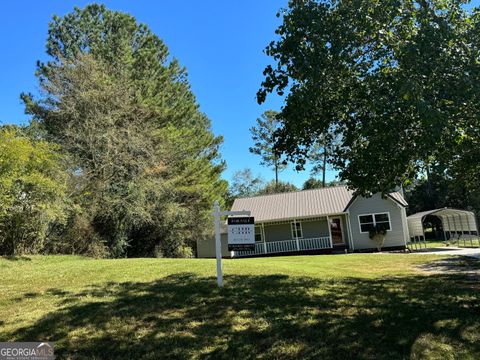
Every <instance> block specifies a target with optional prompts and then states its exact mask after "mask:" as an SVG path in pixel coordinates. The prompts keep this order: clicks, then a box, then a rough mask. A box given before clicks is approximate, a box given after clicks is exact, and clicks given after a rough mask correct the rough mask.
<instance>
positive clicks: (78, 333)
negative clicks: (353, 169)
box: [0, 254, 480, 360]
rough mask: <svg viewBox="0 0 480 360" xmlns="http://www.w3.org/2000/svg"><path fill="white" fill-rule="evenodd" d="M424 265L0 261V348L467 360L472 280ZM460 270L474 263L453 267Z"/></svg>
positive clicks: (475, 323) (96, 354)
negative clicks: (46, 345) (218, 267)
mask: <svg viewBox="0 0 480 360" xmlns="http://www.w3.org/2000/svg"><path fill="white" fill-rule="evenodd" d="M438 259H440V258H439V257H434V256H430V255H424V256H417V255H409V254H355V255H336V256H298V257H275V258H258V259H238V260H224V272H225V287H224V288H223V289H218V288H217V287H216V282H215V276H214V275H215V262H214V260H204V259H189V260H173V259H125V260H91V259H85V258H81V257H69V256H51V257H40V256H39V257H27V258H20V259H14V260H8V259H1V258H0V274H1V278H0V341H37V340H38V341H40V340H49V341H55V343H56V353H57V355H58V356H59V358H74V359H77V358H97V359H105V358H111V359H138V358H151V359H158V358H225V359H236V358H238V359H248V358H261V359H278V358H290V359H297V358H307V359H389V360H390V359H408V358H411V359H437V358H438V359H457V358H462V359H478V358H480V317H479V316H478V314H479V311H480V291H479V290H480V285H479V282H478V278H472V277H467V276H463V275H458V274H457V275H455V274H450V273H449V274H440V273H436V272H428V273H427V272H424V271H421V270H420V269H419V267H422V266H429V264H431V263H432V262H434V261H436V260H438ZM460 264H461V266H465V267H469V268H470V267H472V266H473V267H476V268H478V264H477V263H473V262H472V261H467V260H465V261H463V262H461V263H460Z"/></svg>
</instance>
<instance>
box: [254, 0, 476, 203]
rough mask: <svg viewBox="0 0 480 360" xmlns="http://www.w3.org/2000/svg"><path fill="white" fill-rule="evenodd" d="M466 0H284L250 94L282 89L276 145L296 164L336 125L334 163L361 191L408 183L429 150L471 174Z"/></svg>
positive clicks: (472, 99) (470, 28) (472, 97)
mask: <svg viewBox="0 0 480 360" xmlns="http://www.w3.org/2000/svg"><path fill="white" fill-rule="evenodd" d="M466 2H467V1H457V0H446V1H440V0H433V1H425V0H412V1H411V0H399V1H396V2H384V1H382V2H380V1H368V0H360V1H355V2H352V1H334V0H325V1H314V0H297V1H290V2H289V7H288V8H287V9H285V10H284V11H283V13H282V15H283V24H282V25H281V26H280V27H279V28H278V29H277V31H276V33H277V34H278V36H279V38H278V39H277V40H276V41H273V42H272V43H270V45H269V46H268V47H267V48H266V53H267V54H268V55H269V56H271V57H273V59H274V60H275V62H276V65H275V66H267V67H266V69H265V71H264V75H265V79H264V81H263V82H262V86H261V89H260V90H259V91H258V93H257V100H258V101H259V103H262V102H263V101H264V100H265V98H266V96H267V94H269V93H272V92H276V93H278V94H279V95H284V93H285V92H286V91H287V89H288V94H287V96H286V100H285V105H284V107H283V108H282V111H281V114H280V116H279V118H280V119H281V126H280V128H279V129H278V130H277V132H276V144H275V149H276V150H277V151H279V152H283V153H285V154H286V156H287V159H288V160H291V161H295V162H296V164H297V168H299V169H302V168H303V167H304V164H305V161H306V157H307V154H308V149H309V148H310V146H311V144H312V143H313V142H314V141H315V140H316V139H317V138H318V136H319V135H320V134H324V133H326V132H327V131H328V129H331V128H334V129H336V132H337V134H338V135H339V136H340V138H341V144H340V145H339V146H338V147H337V149H336V152H335V154H334V159H333V165H334V167H335V168H336V169H338V170H339V171H340V177H341V179H342V180H347V181H348V183H349V185H350V186H352V187H354V188H356V189H357V190H358V191H359V192H360V193H362V194H364V195H368V194H370V193H372V192H377V191H381V192H383V193H385V192H388V191H390V190H391V189H393V188H395V186H396V185H400V184H402V183H403V184H404V185H406V184H408V182H409V181H410V179H412V178H414V177H415V175H416V174H417V173H418V172H422V171H424V167H425V166H428V165H429V159H432V158H434V159H436V161H440V162H442V163H445V164H450V165H449V166H453V164H454V163H456V164H458V166H459V167H462V166H463V167H464V168H465V169H466V172H467V173H469V174H470V175H469V178H470V179H475V178H476V179H478V175H479V168H478V161H474V160H473V159H474V156H476V155H478V150H472V149H478V148H479V146H478V145H479V144H480V140H479V139H480V134H479V132H478V118H479V115H480V111H479V102H478V97H479V94H480V85H479V84H480V82H479V81H478V80H479V78H480V72H479V70H480V64H479V63H478V61H477V59H478V58H479V55H480V53H479V51H480V46H479V44H480V36H479V33H480V31H479V30H480V11H479V9H478V8H474V9H473V10H471V11H469V10H466V9H465V8H464V7H463V4H464V3H466ZM279 16H280V15H279ZM470 169H471V170H470ZM470 182H472V181H470Z"/></svg>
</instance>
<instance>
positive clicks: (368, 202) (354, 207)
mask: <svg viewBox="0 0 480 360" xmlns="http://www.w3.org/2000/svg"><path fill="white" fill-rule="evenodd" d="M349 211H350V222H351V227H352V237H353V242H354V247H355V250H361V249H372V248H375V243H374V242H373V241H372V240H370V238H369V237H368V233H361V232H360V224H359V219H358V217H359V215H368V214H374V213H385V212H388V213H389V216H390V225H391V230H390V231H387V235H386V238H385V245H384V246H385V247H389V246H405V240H406V237H407V236H408V234H406V214H405V211H404V209H403V208H401V207H400V206H399V205H398V204H397V203H395V202H394V201H393V200H392V199H389V198H385V199H384V198H382V197H381V195H380V194H375V195H373V196H372V197H371V198H364V197H360V196H359V197H357V198H356V199H355V201H353V203H352V204H351V205H350V208H349ZM402 218H404V219H403V220H402Z"/></svg>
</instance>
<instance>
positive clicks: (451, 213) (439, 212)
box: [407, 208, 474, 220]
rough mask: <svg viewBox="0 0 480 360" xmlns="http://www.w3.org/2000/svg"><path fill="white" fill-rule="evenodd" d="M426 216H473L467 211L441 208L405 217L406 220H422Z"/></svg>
mask: <svg viewBox="0 0 480 360" xmlns="http://www.w3.org/2000/svg"><path fill="white" fill-rule="evenodd" d="M427 215H435V216H441V217H443V216H454V215H474V213H473V212H471V211H468V210H460V209H452V208H441V209H434V210H427V211H422V212H418V213H415V214H413V215H410V216H408V217H407V219H411V220H413V219H423V218H424V217H425V216H427Z"/></svg>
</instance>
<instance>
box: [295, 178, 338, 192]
mask: <svg viewBox="0 0 480 360" xmlns="http://www.w3.org/2000/svg"><path fill="white" fill-rule="evenodd" d="M340 185H345V184H344V183H343V182H341V181H338V180H332V181H329V182H327V183H325V186H324V185H323V181H322V180H318V179H316V178H314V177H310V178H308V179H307V180H305V182H304V183H303V185H302V189H303V190H310V189H319V188H324V187H334V186H340Z"/></svg>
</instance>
